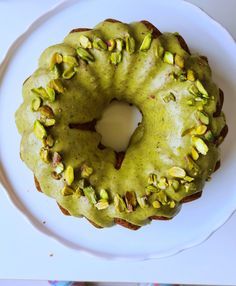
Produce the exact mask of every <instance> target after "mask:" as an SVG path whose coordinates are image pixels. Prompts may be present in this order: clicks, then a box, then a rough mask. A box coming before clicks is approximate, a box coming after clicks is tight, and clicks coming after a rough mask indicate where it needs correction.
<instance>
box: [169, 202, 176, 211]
mask: <svg viewBox="0 0 236 286" xmlns="http://www.w3.org/2000/svg"><path fill="white" fill-rule="evenodd" d="M175 205H176V203H175V201H171V202H170V204H169V206H170V208H171V209H173V208H174V207H175Z"/></svg>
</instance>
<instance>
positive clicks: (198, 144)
mask: <svg viewBox="0 0 236 286" xmlns="http://www.w3.org/2000/svg"><path fill="white" fill-rule="evenodd" d="M192 142H193V144H194V146H195V148H196V149H197V151H198V152H199V153H200V154H202V155H206V154H207V152H208V146H207V145H206V143H205V142H204V141H203V140H202V139H201V138H199V137H194V136H193V137H192Z"/></svg>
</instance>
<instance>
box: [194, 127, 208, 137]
mask: <svg viewBox="0 0 236 286" xmlns="http://www.w3.org/2000/svg"><path fill="white" fill-rule="evenodd" d="M206 131H207V126H206V125H203V124H201V125H198V126H197V127H196V128H195V134H197V135H203V134H205V133H206Z"/></svg>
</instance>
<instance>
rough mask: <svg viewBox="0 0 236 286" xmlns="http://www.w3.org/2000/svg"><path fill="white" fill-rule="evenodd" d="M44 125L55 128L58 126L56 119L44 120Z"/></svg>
mask: <svg viewBox="0 0 236 286" xmlns="http://www.w3.org/2000/svg"><path fill="white" fill-rule="evenodd" d="M43 124H44V125H45V126H47V127H50V126H54V125H55V124H56V120H55V119H54V118H45V119H43Z"/></svg>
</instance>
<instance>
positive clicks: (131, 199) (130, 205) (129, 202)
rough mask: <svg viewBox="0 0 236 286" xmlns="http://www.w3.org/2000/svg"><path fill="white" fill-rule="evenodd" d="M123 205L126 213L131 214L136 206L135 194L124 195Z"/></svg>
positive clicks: (127, 193)
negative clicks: (125, 207) (124, 204)
mask: <svg viewBox="0 0 236 286" xmlns="http://www.w3.org/2000/svg"><path fill="white" fill-rule="evenodd" d="M125 203H126V206H127V210H128V212H132V211H133V210H134V208H135V207H136V205H137V199H136V194H135V192H126V193H125Z"/></svg>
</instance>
